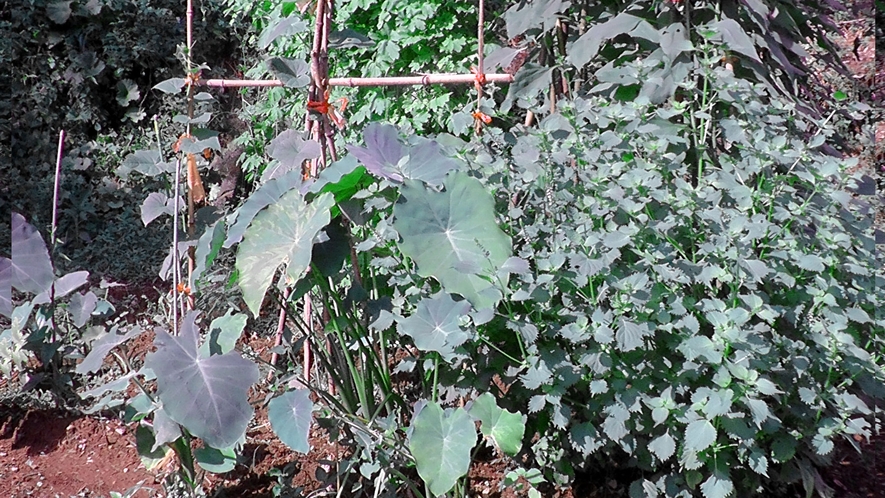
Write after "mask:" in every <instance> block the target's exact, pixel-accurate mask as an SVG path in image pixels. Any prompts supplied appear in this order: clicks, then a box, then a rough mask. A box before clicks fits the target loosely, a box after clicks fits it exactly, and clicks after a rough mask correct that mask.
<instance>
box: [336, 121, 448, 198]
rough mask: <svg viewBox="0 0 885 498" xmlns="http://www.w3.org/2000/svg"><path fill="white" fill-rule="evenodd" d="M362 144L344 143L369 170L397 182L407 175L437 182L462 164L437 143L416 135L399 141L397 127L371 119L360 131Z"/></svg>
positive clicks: (434, 183) (437, 183)
mask: <svg viewBox="0 0 885 498" xmlns="http://www.w3.org/2000/svg"><path fill="white" fill-rule="evenodd" d="M363 139H364V140H365V142H366V146H365V147H356V146H352V145H348V146H347V150H348V151H350V153H351V154H353V155H354V156H355V157H356V158H357V159H359V161H360V162H361V163H362V164H363V165H364V166H365V167H366V170H368V171H369V172H370V173H372V174H373V175H375V176H378V177H381V178H386V179H388V180H390V181H393V182H396V183H402V182H403V181H404V180H406V179H410V180H420V181H422V182H425V183H429V184H432V185H440V184H442V183H443V181H444V180H445V177H446V174H447V173H448V172H449V171H454V170H459V169H461V165H460V164H459V163H458V162H457V161H455V160H454V159H452V158H450V157H446V156H444V155H443V154H442V150H441V149H440V147H439V144H437V143H436V142H434V141H432V140H426V139H423V138H420V137H415V138H414V139H413V143H411V144H409V145H404V144H402V143H400V141H399V131H397V129H396V128H395V127H393V126H391V125H382V124H377V123H372V124H370V125H369V126H367V127H366V129H365V131H364V132H363Z"/></svg>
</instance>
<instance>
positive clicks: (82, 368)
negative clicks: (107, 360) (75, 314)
mask: <svg viewBox="0 0 885 498" xmlns="http://www.w3.org/2000/svg"><path fill="white" fill-rule="evenodd" d="M142 332H144V329H142V328H141V327H134V328H132V329H130V330H129V332H126V333H125V334H118V333H117V327H114V328H113V329H111V331H110V332H108V333H107V334H106V335H104V336H102V337H101V338H99V339H97V340H96V341H95V342H93V343H92V351H90V352H89V354H88V355H86V358H83V361H82V362H80V364H79V365H77V369H76V372H77V373H78V374H86V373H92V372H97V371H98V369H99V368H101V364H102V363H103V362H104V357H105V356H107V355H108V353H110V352H111V350H112V349H114V348H115V347H117V346H119V345H120V344H123V343H124V342H126V341H128V340H129V339H132V338H133V337H136V336H138V335H139V334H141V333H142Z"/></svg>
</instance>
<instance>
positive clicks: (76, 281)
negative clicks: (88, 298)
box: [34, 270, 89, 304]
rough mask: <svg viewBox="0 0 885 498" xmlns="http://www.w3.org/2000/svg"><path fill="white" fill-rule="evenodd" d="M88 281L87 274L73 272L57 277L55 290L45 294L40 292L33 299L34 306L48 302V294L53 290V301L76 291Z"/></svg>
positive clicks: (86, 272)
mask: <svg viewBox="0 0 885 498" xmlns="http://www.w3.org/2000/svg"><path fill="white" fill-rule="evenodd" d="M88 281H89V272H88V271H85V270H82V271H75V272H72V273H68V274H67V275H64V276H63V277H59V279H58V280H56V281H55V289H50V290H47V291H45V292H41V293H40V294H39V295H38V296H37V297H35V298H34V304H46V303H48V302H49V294H50V292H52V291H53V290H54V292H55V299H58V298H61V297H65V296H67V295H68V294H70V293H71V292H72V291H74V290H76V289H77V288H78V287H80V286H82V285H84V284H86V282H88Z"/></svg>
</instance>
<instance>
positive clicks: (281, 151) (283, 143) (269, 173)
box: [261, 130, 320, 183]
mask: <svg viewBox="0 0 885 498" xmlns="http://www.w3.org/2000/svg"><path fill="white" fill-rule="evenodd" d="M267 153H268V154H269V155H270V157H272V158H274V159H276V160H277V161H278V162H277V164H274V165H271V166H270V167H268V168H267V169H265V170H264V174H262V175H261V182H262V183H266V182H267V181H268V180H271V179H273V178H278V177H280V176H283V175H284V174H286V173H288V172H290V171H299V172H300V171H301V165H302V163H303V162H304V161H306V160H308V159H316V158H317V157H320V144H319V143H317V142H316V141H315V140H305V139H304V134H303V133H301V132H300V131H295V130H286V131H284V132H282V133H280V134H279V135H278V136H277V137H276V138H274V139H273V140H271V142H270V146H268V148H267Z"/></svg>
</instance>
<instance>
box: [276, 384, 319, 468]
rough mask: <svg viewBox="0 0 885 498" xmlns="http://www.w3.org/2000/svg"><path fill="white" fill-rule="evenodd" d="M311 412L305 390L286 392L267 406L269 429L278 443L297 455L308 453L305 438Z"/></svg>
mask: <svg viewBox="0 0 885 498" xmlns="http://www.w3.org/2000/svg"><path fill="white" fill-rule="evenodd" d="M311 412H313V402H312V401H311V400H310V391H309V390H307V389H297V390H294V391H288V392H286V393H284V394H283V395H282V396H278V397H276V398H274V399H272V400H270V403H268V405H267V418H268V419H269V420H270V426H271V428H272V429H273V431H274V432H275V433H276V434H277V437H278V438H280V441H282V442H283V443H285V445H286V446H288V447H289V448H292V450H293V451H297V452H299V453H307V452H308V451H310V442H309V441H308V439H307V437H308V436H309V435H310V421H311Z"/></svg>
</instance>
